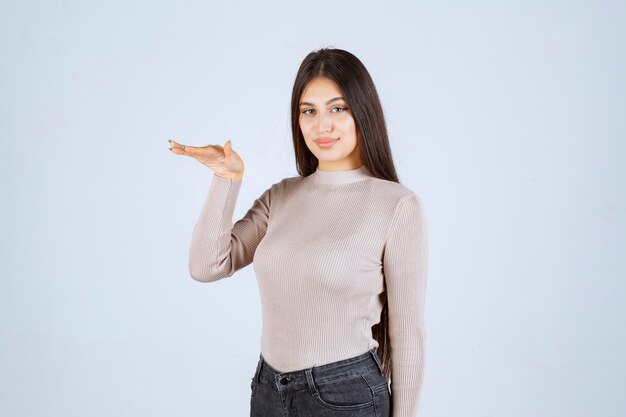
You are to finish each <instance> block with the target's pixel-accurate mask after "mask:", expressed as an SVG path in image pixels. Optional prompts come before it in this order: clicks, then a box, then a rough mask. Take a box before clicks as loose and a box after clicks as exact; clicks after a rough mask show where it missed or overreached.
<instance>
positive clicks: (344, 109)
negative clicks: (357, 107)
mask: <svg viewBox="0 0 626 417" xmlns="http://www.w3.org/2000/svg"><path fill="white" fill-rule="evenodd" d="M335 109H337V110H341V111H336V112H335V113H343V112H344V111H346V110H347V109H346V108H345V107H333V110H335Z"/></svg>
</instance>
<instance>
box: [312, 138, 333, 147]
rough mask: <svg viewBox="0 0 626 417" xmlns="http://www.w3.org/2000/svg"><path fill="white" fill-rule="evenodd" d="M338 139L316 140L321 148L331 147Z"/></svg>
mask: <svg viewBox="0 0 626 417" xmlns="http://www.w3.org/2000/svg"><path fill="white" fill-rule="evenodd" d="M337 140H338V139H318V140H316V141H315V143H316V144H317V146H319V147H320V148H330V147H331V146H333V145H334V144H335V142H337Z"/></svg>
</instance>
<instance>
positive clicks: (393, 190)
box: [370, 178, 422, 206]
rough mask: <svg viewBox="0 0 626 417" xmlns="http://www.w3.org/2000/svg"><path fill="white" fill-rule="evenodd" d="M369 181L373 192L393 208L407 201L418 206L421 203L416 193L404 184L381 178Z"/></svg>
mask: <svg viewBox="0 0 626 417" xmlns="http://www.w3.org/2000/svg"><path fill="white" fill-rule="evenodd" d="M370 181H371V182H372V190H373V192H374V193H375V194H376V195H378V196H380V197H381V198H383V199H385V200H387V201H389V202H391V203H392V204H393V205H394V206H398V205H400V203H402V202H406V201H407V200H412V201H414V202H416V203H417V204H420V205H421V203H422V201H421V199H420V197H419V196H418V195H417V193H416V192H415V191H413V190H412V189H411V188H409V187H407V186H406V185H404V184H401V183H398V182H395V181H389V180H384V179H381V178H372V179H371V180H370Z"/></svg>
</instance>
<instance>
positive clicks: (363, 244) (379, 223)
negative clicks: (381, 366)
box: [189, 165, 428, 417]
mask: <svg viewBox="0 0 626 417" xmlns="http://www.w3.org/2000/svg"><path fill="white" fill-rule="evenodd" d="M241 184H242V180H235V179H227V178H223V177H219V176H217V175H213V178H212V181H211V185H210V188H209V193H208V196H207V198H206V201H205V204H204V206H203V208H202V211H201V213H200V217H199V219H198V221H197V223H196V225H195V227H194V229H193V234H192V240H191V246H190V250H189V272H190V274H191V276H192V277H193V278H194V279H195V280H198V281H203V282H211V281H216V280H219V279H222V278H226V277H230V276H232V275H233V274H234V273H235V272H236V271H238V270H240V269H241V268H244V267H245V266H247V265H249V264H250V263H252V262H253V261H254V263H253V267H254V271H255V274H256V278H257V284H258V286H259V291H260V297H261V307H262V316H263V329H262V336H261V353H262V354H263V357H264V358H265V359H266V360H267V362H268V363H269V364H270V365H271V366H272V367H274V368H275V369H277V370H279V371H281V372H289V371H295V370H302V369H305V368H309V367H313V366H319V365H323V364H326V363H330V362H334V361H338V360H341V359H346V358H349V357H353V356H357V355H360V354H362V353H365V352H367V351H368V350H370V349H372V348H375V347H377V346H378V343H377V342H376V340H375V339H374V338H373V337H372V331H371V327H372V326H373V325H374V324H376V323H378V322H379V321H380V312H381V309H382V307H383V304H382V302H384V296H385V293H384V292H383V291H384V290H385V287H384V285H386V297H387V302H388V303H389V336H390V342H391V351H392V376H391V378H392V381H391V393H392V407H393V417H415V415H416V413H417V408H418V402H419V398H420V391H421V386H422V381H423V375H424V340H425V338H426V332H425V328H424V301H425V294H426V282H427V279H426V278H427V258H428V245H427V229H426V219H425V215H424V210H423V205H422V202H421V200H420V199H419V197H418V196H417V195H416V194H415V193H414V192H413V191H411V190H410V189H408V188H407V187H405V186H404V185H402V184H398V183H396V182H392V181H386V180H382V179H379V178H375V177H373V176H371V173H370V172H369V171H368V170H367V168H366V167H365V166H364V165H362V166H361V167H359V168H357V169H352V170H343V171H321V170H319V168H318V169H317V171H315V172H314V173H313V174H311V175H309V176H307V177H300V176H297V177H290V178H285V179H283V180H281V181H280V182H278V183H275V184H273V185H272V186H271V187H270V188H268V189H266V190H265V191H264V192H263V193H262V194H261V195H260V196H259V198H257V199H256V200H255V201H254V203H253V204H252V206H251V207H250V208H249V209H248V211H247V213H246V214H245V215H244V216H243V217H242V218H241V219H239V220H238V221H236V222H235V223H234V224H233V220H232V217H233V212H234V209H235V203H236V201H237V196H238V194H239V190H240V188H241Z"/></svg>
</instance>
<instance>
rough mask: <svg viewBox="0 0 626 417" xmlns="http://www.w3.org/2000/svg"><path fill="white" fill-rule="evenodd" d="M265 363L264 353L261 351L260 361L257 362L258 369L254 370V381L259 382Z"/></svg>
mask: <svg viewBox="0 0 626 417" xmlns="http://www.w3.org/2000/svg"><path fill="white" fill-rule="evenodd" d="M262 365H263V355H262V354H260V353H259V361H258V362H257V364H256V371H254V381H255V382H259V375H260V374H261V366H262Z"/></svg>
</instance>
